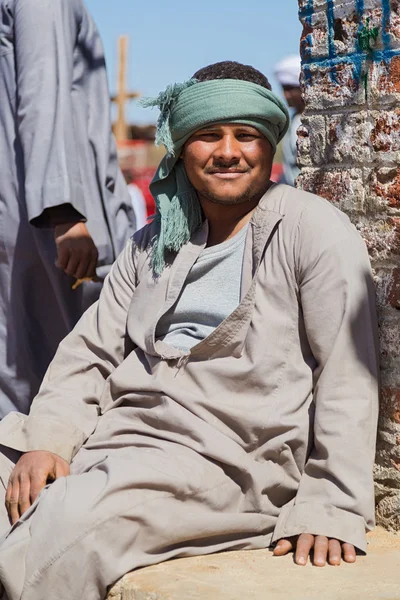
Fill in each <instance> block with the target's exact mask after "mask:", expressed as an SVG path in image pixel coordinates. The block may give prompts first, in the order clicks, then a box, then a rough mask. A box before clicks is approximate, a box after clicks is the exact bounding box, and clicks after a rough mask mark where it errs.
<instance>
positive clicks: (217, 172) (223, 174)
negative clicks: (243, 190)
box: [208, 169, 248, 179]
mask: <svg viewBox="0 0 400 600" xmlns="http://www.w3.org/2000/svg"><path fill="white" fill-rule="evenodd" d="M247 172H248V171H243V170H241V169H212V170H210V171H208V174H209V175H213V176H214V177H218V178H219V179H237V178H238V177H240V176H241V175H243V174H244V173H247Z"/></svg>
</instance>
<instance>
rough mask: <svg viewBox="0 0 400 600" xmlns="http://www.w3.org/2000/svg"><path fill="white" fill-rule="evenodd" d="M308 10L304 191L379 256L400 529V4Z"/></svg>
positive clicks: (386, 443) (386, 411) (383, 468)
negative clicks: (329, 206)
mask: <svg viewBox="0 0 400 600" xmlns="http://www.w3.org/2000/svg"><path fill="white" fill-rule="evenodd" d="M299 7H300V19H301V21H302V24H303V35H302V39H301V53H302V60H303V69H302V83H303V92H304V98H305V102H306V112H305V113H304V118H303V124H302V126H301V128H300V129H299V143H298V146H299V157H300V164H301V167H302V172H301V175H300V176H299V179H298V182H297V184H298V185H299V186H300V187H302V188H303V189H306V190H308V191H312V192H314V193H317V194H320V195H321V196H324V197H325V198H327V199H328V200H330V201H331V202H333V203H334V204H335V205H337V206H338V207H339V208H340V209H342V210H343V211H345V212H346V213H347V214H348V215H349V216H350V218H351V219H352V221H353V223H355V225H356V226H357V228H358V229H359V231H360V233H361V234H362V236H363V237H364V239H365V241H366V243H367V246H368V249H369V252H370V256H371V260H372V264H373V268H374V273H375V278H376V283H377V297H378V306H379V321H380V339H381V377H382V398H381V416H380V424H379V434H378V452H377V460H376V468H375V480H376V498H377V518H378V522H379V523H380V524H381V525H384V526H386V527H389V528H395V529H400V1H398V0H326V1H325V0H299Z"/></svg>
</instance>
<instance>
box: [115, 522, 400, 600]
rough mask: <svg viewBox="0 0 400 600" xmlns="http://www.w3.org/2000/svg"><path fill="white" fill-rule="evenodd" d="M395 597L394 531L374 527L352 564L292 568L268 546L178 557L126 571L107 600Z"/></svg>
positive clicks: (398, 546) (399, 545) (398, 572)
mask: <svg viewBox="0 0 400 600" xmlns="http://www.w3.org/2000/svg"><path fill="white" fill-rule="evenodd" d="M266 598H268V599H269V598H271V599H274V600H317V599H318V600H321V598H323V600H399V599H400V535H394V534H390V533H387V532H385V531H384V530H383V529H379V528H377V529H376V530H375V531H374V532H373V533H372V534H370V535H369V553H368V556H366V557H364V556H359V557H357V562H356V564H354V565H347V564H342V566H341V567H338V568H337V567H324V568H323V569H321V568H318V567H313V566H311V565H310V564H309V565H307V566H306V567H298V566H296V565H295V564H294V563H293V558H292V556H287V557H282V558H275V557H273V556H272V553H271V552H270V551H269V550H255V551H242V552H224V553H221V554H211V555H208V556H201V557H193V558H180V559H176V560H171V561H169V562H166V563H162V564H159V565H155V566H152V567H146V568H144V569H139V570H137V571H136V572H134V573H129V574H128V575H126V576H125V577H124V578H123V579H121V581H120V582H118V583H117V584H116V585H115V586H114V588H113V589H112V590H111V591H110V594H109V596H108V600H265V599H266Z"/></svg>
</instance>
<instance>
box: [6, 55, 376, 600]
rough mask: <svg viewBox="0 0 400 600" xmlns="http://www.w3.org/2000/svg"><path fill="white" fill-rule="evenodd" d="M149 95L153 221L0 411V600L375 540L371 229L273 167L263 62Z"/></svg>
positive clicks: (68, 599) (62, 593)
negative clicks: (245, 552)
mask: <svg viewBox="0 0 400 600" xmlns="http://www.w3.org/2000/svg"><path fill="white" fill-rule="evenodd" d="M156 104H157V105H159V106H160V108H161V116H160V120H159V127H158V139H159V140H160V141H162V142H163V143H164V144H165V146H166V148H167V150H168V154H167V155H166V157H165V158H164V159H163V161H162V163H161V165H160V167H159V170H158V172H157V175H156V177H155V179H154V181H153V183H152V192H153V194H154V196H155V199H156V202H157V216H156V219H155V220H154V221H153V222H152V223H151V224H150V225H147V226H146V227H144V228H143V229H141V230H140V231H139V232H138V233H137V234H135V236H133V239H131V240H130V241H129V243H128V244H127V246H126V248H125V250H124V252H123V253H122V254H121V255H120V257H119V258H118V260H117V261H116V263H115V265H114V266H113V268H112V270H111V273H110V275H109V277H108V278H107V280H106V282H105V284H104V287H103V290H102V292H101V296H100V299H99V302H98V303H97V304H96V305H94V306H92V307H90V308H89V309H88V311H87V312H86V313H85V315H84V316H83V317H82V319H81V320H80V321H79V323H78V324H77V326H76V327H75V329H74V330H73V332H72V333H71V334H70V335H69V336H67V338H66V339H65V340H63V342H62V343H61V344H60V347H59V349H58V351H57V354H56V356H55V358H54V360H53V361H52V363H51V365H50V368H49V370H48V372H47V374H46V377H45V380H44V382H43V385H42V387H41V390H40V392H39V394H38V396H37V397H36V398H35V400H34V402H33V405H32V407H31V411H30V414H29V416H28V417H26V416H25V415H21V414H18V413H12V414H10V415H8V417H6V418H5V419H4V420H3V422H2V423H0V444H2V446H3V448H2V452H0V485H1V484H2V492H3V493H2V498H3V500H4V497H5V502H6V506H7V510H8V513H9V516H10V520H11V523H12V527H10V522H9V520H8V516H7V512H6V508H5V506H4V505H2V503H0V530H2V532H3V537H2V538H1V539H0V581H1V583H2V584H3V586H4V594H3V598H2V600H6V599H7V600H44V599H46V600H47V599H49V600H50V599H53V598H54V599H57V600H83V599H84V600H103V599H104V598H105V596H106V594H107V590H108V589H109V587H110V586H111V585H112V584H113V583H115V582H116V581H117V580H118V579H119V578H120V577H122V576H123V575H124V574H125V573H126V572H128V571H130V570H132V569H136V568H138V567H142V566H145V565H150V564H155V563H158V562H161V561H165V560H167V559H169V558H173V557H178V556H193V555H201V554H207V553H211V552H217V551H221V550H227V549H256V548H266V547H268V546H270V545H271V544H276V547H275V554H276V555H283V554H286V553H287V552H289V551H291V550H293V549H295V561H296V563H297V564H298V565H304V564H305V563H306V562H307V560H308V557H309V555H310V552H311V551H312V549H313V548H314V557H313V561H314V564H316V565H319V566H323V565H325V564H326V563H327V562H329V563H330V564H332V565H339V564H340V562H341V560H342V558H343V559H344V560H345V561H346V562H348V563H353V562H354V561H355V560H356V550H355V549H356V548H358V549H359V550H361V551H363V552H365V551H366V547H367V544H366V536H365V534H366V531H367V530H369V529H371V527H373V523H374V494H373V480H372V465H373V459H374V447H375V437H376V424H377V406H378V394H377V361H376V341H375V333H376V332H375V325H376V322H375V321H376V315H375V306H374V286H373V281H372V277H371V270H370V266H369V261H368V255H367V251H366V248H365V244H364V243H363V241H362V240H361V238H360V236H359V235H358V233H357V231H356V229H355V228H354V227H353V225H352V224H351V223H350V221H349V219H348V218H347V217H346V216H345V215H344V214H343V213H341V212H340V211H339V210H337V209H336V208H335V207H334V206H333V205H332V204H330V203H329V202H327V201H326V200H324V199H322V198H319V197H318V196H314V195H312V194H308V193H306V192H302V191H300V190H296V189H294V188H292V187H289V186H287V185H283V184H282V185H274V184H272V182H271V181H270V174H271V168H272V161H273V155H274V151H275V148H276V144H277V143H278V142H279V140H280V139H281V138H282V136H283V135H284V133H285V131H286V129H287V125H288V114H287V111H286V108H285V105H284V104H283V103H282V101H281V100H280V99H279V98H278V97H277V96H275V94H273V93H272V92H271V89H270V86H269V83H268V81H267V80H266V78H265V77H264V76H263V75H262V74H261V73H260V72H259V71H257V70H255V69H253V68H252V67H247V66H244V65H240V64H237V63H230V62H228V63H220V64H218V63H217V64H216V65H211V66H209V67H205V68H204V69H201V70H200V71H198V72H197V73H196V74H195V76H194V79H192V80H190V81H189V82H186V83H185V84H174V85H171V86H169V87H168V89H167V90H166V92H164V93H162V94H160V96H159V98H158V99H157V101H156ZM21 453H22V456H21ZM16 461H17V462H16ZM15 463H16V464H15ZM51 482H53V483H51ZM267 593H268V591H267Z"/></svg>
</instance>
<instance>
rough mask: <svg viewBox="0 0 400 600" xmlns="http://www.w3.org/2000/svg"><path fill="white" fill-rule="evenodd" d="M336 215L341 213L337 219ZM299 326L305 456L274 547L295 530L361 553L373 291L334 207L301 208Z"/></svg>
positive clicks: (368, 482)
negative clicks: (304, 359)
mask: <svg viewBox="0 0 400 600" xmlns="http://www.w3.org/2000/svg"><path fill="white" fill-rule="evenodd" d="M339 215H340V216H339ZM295 253H296V255H297V256H296V261H297V279H298V283H299V294H300V303H301V310H302V315H303V318H304V325H305V329H306V334H307V337H308V341H309V345H310V347H311V351H312V354H313V356H314V358H315V361H316V365H317V366H316V368H315V370H314V373H313V380H314V381H313V393H314V402H313V408H314V409H315V415H314V437H313V440H311V441H312V442H313V443H312V447H311V453H310V455H309V457H308V460H307V462H306V465H305V469H304V472H303V474H302V476H301V480H300V484H299V488H298V492H297V495H296V497H295V498H294V500H293V501H292V502H290V503H289V504H287V505H285V506H284V507H283V508H282V511H281V513H280V516H279V518H278V522H277V525H276V528H275V531H274V536H273V541H274V542H275V541H277V540H279V539H280V538H287V537H290V536H294V535H298V534H301V533H311V534H314V535H323V536H328V537H330V538H336V539H339V540H341V541H344V542H348V543H351V544H353V545H355V546H356V547H357V548H358V549H360V550H362V551H365V550H366V537H365V532H366V530H368V529H371V528H372V527H373V524H374V487H373V461H374V455H375V443H376V430H377V417H378V366H377V325H376V308H375V290H374V284H373V280H372V274H371V269H370V264H369V259H368V255H367V251H366V248H365V245H364V243H363V241H362V240H361V238H360V236H359V235H358V233H357V231H356V230H355V228H354V227H353V226H352V225H351V224H350V222H349V221H347V220H345V219H344V218H343V215H341V214H340V213H336V211H332V214H331V215H328V218H327V216H326V211H325V212H321V213H319V212H318V211H316V212H314V213H313V211H307V209H306V211H305V213H304V215H303V217H302V219H301V222H300V225H299V229H298V237H297V244H296V247H295Z"/></svg>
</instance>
